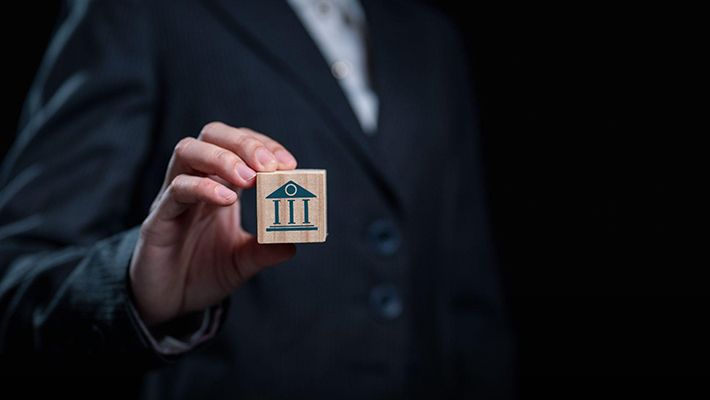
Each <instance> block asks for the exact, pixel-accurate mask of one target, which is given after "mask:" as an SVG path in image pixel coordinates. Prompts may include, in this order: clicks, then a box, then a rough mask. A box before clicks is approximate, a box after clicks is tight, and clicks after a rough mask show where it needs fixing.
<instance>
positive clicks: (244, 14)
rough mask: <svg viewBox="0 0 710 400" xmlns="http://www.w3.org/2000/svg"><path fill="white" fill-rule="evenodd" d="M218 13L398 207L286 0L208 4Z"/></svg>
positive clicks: (232, 0) (231, 0) (346, 105)
mask: <svg viewBox="0 0 710 400" xmlns="http://www.w3.org/2000/svg"><path fill="white" fill-rule="evenodd" d="M208 4H209V5H210V6H211V8H212V10H213V11H214V13H215V15H216V16H217V17H218V18H220V19H221V20H223V21H224V22H225V23H226V24H227V25H228V27H230V28H231V29H232V30H234V31H235V33H236V34H238V35H239V36H240V38H242V39H243V40H246V41H247V42H251V44H252V45H253V48H254V49H255V50H256V51H258V52H259V53H260V55H261V56H262V57H264V58H265V59H267V60H268V61H270V62H271V64H272V65H273V66H274V67H275V68H278V69H279V70H280V72H282V73H283V74H284V75H285V76H286V77H287V78H289V79H290V80H291V81H292V82H293V83H294V84H296V85H298V86H299V88H300V89H301V91H302V93H303V94H304V95H305V96H306V97H308V98H309V100H311V101H312V103H313V104H314V105H315V106H317V107H318V108H319V109H320V110H321V111H322V113H323V115H324V117H326V118H327V119H328V120H329V122H331V124H332V125H335V126H336V127H337V128H339V129H337V130H336V131H335V132H332V133H333V134H335V135H337V136H338V139H339V140H341V141H344V142H345V143H346V145H347V147H348V148H351V149H353V151H354V152H355V154H356V156H358V158H359V159H361V161H362V162H363V164H364V166H365V168H366V170H367V171H368V173H369V174H370V175H371V176H372V177H373V178H374V179H375V181H376V182H377V183H378V186H381V189H382V190H384V191H385V192H386V193H385V194H386V195H388V197H389V198H390V200H391V201H393V202H395V203H397V202H398V200H397V196H396V194H395V193H394V192H393V190H392V185H391V184H390V183H391V181H390V179H388V178H387V176H385V173H384V168H383V166H382V165H381V164H380V163H379V162H378V160H377V158H376V156H375V154H374V152H373V151H372V146H371V144H370V143H369V142H368V138H367V136H366V135H365V134H364V133H363V131H362V129H361V127H360V124H359V122H358V120H357V118H356V116H355V114H354V113H353V111H352V109H351V108H350V104H349V102H348V100H347V98H346V97H345V94H344V93H343V91H342V89H341V88H340V86H339V85H338V82H337V81H336V80H335V78H333V76H332V75H331V72H330V68H329V66H328V64H327V62H326V61H325V59H324V58H323V56H322V54H321V53H320V51H319V49H318V47H317V46H316V44H315V43H314V42H313V40H312V39H311V37H310V36H309V34H308V32H307V31H306V30H305V28H304V27H303V25H302V24H301V22H300V21H299V19H298V17H297V16H296V15H295V13H294V12H293V11H292V10H291V8H290V7H289V5H288V4H287V3H286V1H283V0H278V1H277V0H254V1H250V0H210V1H209V2H208Z"/></svg>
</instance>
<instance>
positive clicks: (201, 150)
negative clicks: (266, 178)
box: [166, 137, 256, 188]
mask: <svg viewBox="0 0 710 400" xmlns="http://www.w3.org/2000/svg"><path fill="white" fill-rule="evenodd" d="M196 172H197V173H200V174H204V175H216V176H218V177H220V178H222V179H223V180H224V181H226V182H229V183H230V184H232V185H234V186H236V187H240V188H247V187H249V186H251V185H252V184H253V182H252V181H253V180H254V177H255V176H256V172H254V170H253V169H251V168H250V167H249V166H248V165H246V163H245V162H244V160H242V158H241V157H239V156H238V155H236V154H234V153H233V152H232V151H230V150H227V149H224V148H222V147H219V146H217V145H214V144H212V143H207V142H203V141H201V140H198V139H195V138H192V137H187V138H184V139H182V140H181V141H180V142H179V143H178V144H177V146H175V152H174V154H173V160H172V162H171V165H170V168H169V173H168V175H167V176H166V179H167V180H168V181H171V180H172V179H174V178H175V177H176V176H178V175H180V174H186V173H187V174H194V173H196Z"/></svg>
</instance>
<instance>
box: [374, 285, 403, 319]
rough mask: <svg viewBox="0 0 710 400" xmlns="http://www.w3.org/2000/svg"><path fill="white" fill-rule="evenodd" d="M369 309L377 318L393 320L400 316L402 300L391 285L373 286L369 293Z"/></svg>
mask: <svg viewBox="0 0 710 400" xmlns="http://www.w3.org/2000/svg"><path fill="white" fill-rule="evenodd" d="M370 307H372V310H373V311H374V313H375V314H376V315H377V316H378V317H380V318H383V319H386V320H393V319H395V318H397V317H399V316H400V314H402V298H401V297H400V296H399V292H398V291H397V288H396V287H395V286H393V285H380V286H375V287H374V288H372V290H371V291H370Z"/></svg>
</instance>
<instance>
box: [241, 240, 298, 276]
mask: <svg viewBox="0 0 710 400" xmlns="http://www.w3.org/2000/svg"><path fill="white" fill-rule="evenodd" d="M295 254H296V245H294V244H290V243H284V244H259V243H257V241H256V237H254V236H251V237H250V238H248V239H247V240H246V241H244V242H243V243H241V244H240V246H239V248H238V249H236V251H235V252H234V257H235V260H234V265H235V268H236V270H235V271H234V272H235V276H236V279H234V280H232V282H233V284H234V285H235V287H236V286H238V285H240V284H242V283H244V281H246V280H247V279H249V278H251V277H252V276H254V275H255V274H256V273H257V272H259V271H261V270H263V269H264V268H266V267H270V266H273V265H276V264H279V263H282V262H284V261H287V260H289V259H291V258H292V257H293V256H294V255H295Z"/></svg>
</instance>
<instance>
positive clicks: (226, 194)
mask: <svg viewBox="0 0 710 400" xmlns="http://www.w3.org/2000/svg"><path fill="white" fill-rule="evenodd" d="M216 191H217V195H219V197H221V198H223V199H225V200H232V199H233V198H234V195H235V193H234V192H233V191H231V190H229V189H227V188H226V187H224V186H222V185H217V189H216Z"/></svg>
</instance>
